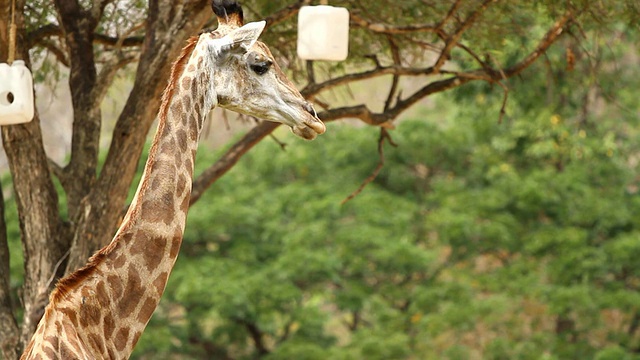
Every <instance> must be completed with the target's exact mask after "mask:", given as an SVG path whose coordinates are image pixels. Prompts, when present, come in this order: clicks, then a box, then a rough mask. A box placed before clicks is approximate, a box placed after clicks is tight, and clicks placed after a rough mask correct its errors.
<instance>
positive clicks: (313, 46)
mask: <svg viewBox="0 0 640 360" xmlns="http://www.w3.org/2000/svg"><path fill="white" fill-rule="evenodd" d="M348 53H349V10H347V9H346V8H343V7H334V6H328V5H319V6H303V7H301V8H300V12H299V13H298V56H299V57H300V58H301V59H304V60H332V61H341V60H344V59H346V58H347V55H348Z"/></svg>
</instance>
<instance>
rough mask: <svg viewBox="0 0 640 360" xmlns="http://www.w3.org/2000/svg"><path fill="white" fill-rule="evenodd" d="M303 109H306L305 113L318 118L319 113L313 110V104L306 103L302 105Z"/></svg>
mask: <svg viewBox="0 0 640 360" xmlns="http://www.w3.org/2000/svg"><path fill="white" fill-rule="evenodd" d="M302 108H303V109H305V111H307V112H308V113H309V114H311V115H313V117H314V118H318V113H316V110H315V109H314V108H313V105H311V103H309V102H305V103H304V105H302Z"/></svg>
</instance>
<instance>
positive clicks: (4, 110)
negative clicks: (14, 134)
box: [0, 60, 34, 125]
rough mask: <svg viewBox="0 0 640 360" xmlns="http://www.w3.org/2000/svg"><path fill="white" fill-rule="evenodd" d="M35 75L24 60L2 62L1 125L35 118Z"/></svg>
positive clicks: (0, 83) (0, 80) (0, 89)
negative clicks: (33, 75)
mask: <svg viewBox="0 0 640 360" xmlns="http://www.w3.org/2000/svg"><path fill="white" fill-rule="evenodd" d="M33 106H34V105H33V77H32V76H31V71H29V68H27V67H26V66H25V64H24V61H23V60H16V61H14V62H13V64H12V65H9V64H6V63H2V64H0V125H12V124H21V123H26V122H29V121H31V120H32V119H33V110H34V109H33Z"/></svg>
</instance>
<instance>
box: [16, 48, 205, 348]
mask: <svg viewBox="0 0 640 360" xmlns="http://www.w3.org/2000/svg"><path fill="white" fill-rule="evenodd" d="M190 41H191V42H190V43H189V45H187V47H185V49H184V50H183V55H182V57H181V58H179V60H178V61H177V62H176V64H174V67H173V69H172V75H171V80H170V84H169V86H168V87H167V89H166V90H165V95H164V96H163V103H162V106H161V110H160V114H159V117H158V130H157V133H156V135H155V137H154V140H153V143H152V145H151V149H150V150H149V157H148V160H147V163H146V166H145V170H144V173H143V176H142V179H141V181H140V184H139V186H138V190H137V192H136V195H135V197H134V199H133V201H132V204H131V206H130V208H129V211H128V212H127V214H126V215H125V218H124V220H123V222H122V225H121V226H120V228H119V229H118V232H117V233H116V235H115V237H114V239H113V240H112V241H111V243H110V244H109V245H107V246H106V247H105V248H103V249H101V250H100V251H99V252H97V253H96V254H95V255H94V256H93V257H92V258H91V259H90V262H89V264H88V265H87V266H86V267H84V268H83V269H80V270H78V271H77V272H76V273H74V274H72V275H70V276H69V277H68V278H66V279H63V280H61V281H60V283H59V285H58V286H57V288H56V290H55V291H54V292H53V293H52V296H51V301H50V304H49V305H48V306H47V308H46V309H45V314H44V316H43V318H42V320H41V322H40V324H39V325H38V329H37V330H36V334H34V337H33V338H32V340H31V343H30V344H29V345H28V347H27V350H26V351H25V354H23V357H22V359H30V358H37V356H38V355H40V356H41V357H42V358H45V359H49V358H71V357H74V358H128V357H129V355H130V353H131V351H132V350H133V347H134V346H135V344H136V342H137V341H138V339H139V337H140V335H141V334H142V332H143V330H144V328H145V327H146V325H147V323H148V321H149V319H150V318H151V315H152V314H153V312H154V310H155V309H156V307H157V305H158V303H159V301H160V297H161V296H162V293H163V292H164V289H165V286H166V283H167V280H168V277H169V274H170V272H171V269H172V268H173V265H174V263H175V260H176V258H177V255H178V251H179V249H180V245H181V243H182V236H183V232H184V227H185V221H186V215H187V210H188V206H189V198H190V194H191V183H192V174H193V166H194V160H195V155H196V149H197V146H198V138H199V135H200V131H201V129H202V124H203V121H204V118H205V116H206V114H207V112H208V111H209V110H210V109H211V108H212V107H213V106H215V105H216V100H215V98H216V97H215V92H214V90H213V82H212V80H213V79H211V78H210V76H211V75H210V74H212V71H211V66H213V64H210V63H209V62H210V61H208V60H207V59H208V57H207V56H203V54H204V51H206V49H205V45H204V44H200V43H195V41H196V40H195V39H192V40H190ZM189 47H190V48H189ZM187 59H188V61H186V60H187ZM181 60H182V62H181Z"/></svg>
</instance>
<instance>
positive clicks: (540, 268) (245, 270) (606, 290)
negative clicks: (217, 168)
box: [136, 33, 640, 359]
mask: <svg viewBox="0 0 640 360" xmlns="http://www.w3.org/2000/svg"><path fill="white" fill-rule="evenodd" d="M636 35H637V34H635V33H620V34H619V37H618V38H615V39H608V40H607V41H606V42H603V43H602V44H600V46H603V45H605V44H606V48H605V49H602V53H601V54H599V57H600V60H599V61H600V62H601V63H602V64H603V65H602V68H601V69H599V71H598V73H597V74H596V75H593V76H588V75H587V76H586V78H585V71H566V68H565V69H562V70H560V69H549V68H546V65H545V64H542V63H541V64H539V65H538V66H536V67H534V68H532V69H531V70H530V71H527V72H526V73H525V75H523V76H522V77H521V78H519V79H517V80H515V81H514V82H513V83H512V84H511V86H513V87H514V88H516V89H517V90H516V91H514V92H513V93H512V96H511V98H510V101H509V103H508V106H507V111H506V113H507V116H506V117H505V119H504V120H503V121H502V123H498V121H497V119H498V116H497V114H498V113H499V110H500V107H501V103H502V94H501V91H499V89H496V88H491V87H490V86H486V85H479V86H470V87H465V88H461V89H460V90H456V91H454V92H453V93H452V95H453V96H438V97H436V98H435V100H434V104H433V105H432V106H430V107H423V108H422V110H421V111H420V112H419V113H418V114H417V115H415V116H413V117H412V118H411V119H407V120H405V121H402V122H400V123H399V124H398V128H397V129H396V130H394V131H393V132H392V136H393V140H394V142H395V143H396V144H397V147H392V146H386V147H385V151H386V153H385V155H386V157H385V159H386V163H385V167H384V168H383V170H382V172H381V173H380V174H379V175H378V177H377V178H376V179H375V181H374V182H373V183H372V184H370V185H369V186H368V187H367V188H366V189H365V190H364V191H363V192H362V193H361V194H360V195H358V196H357V197H355V198H354V199H352V200H351V201H349V202H347V203H346V204H344V205H341V201H342V200H344V198H345V197H346V196H347V195H348V194H349V193H350V192H351V191H352V190H353V189H355V188H357V187H358V185H359V183H361V182H362V180H363V179H365V178H367V176H369V174H370V173H371V172H372V170H373V169H374V168H375V167H376V165H377V163H378V157H377V155H376V154H377V149H376V139H377V137H378V134H377V133H378V132H377V131H375V129H371V128H364V129H361V128H354V127H351V126H345V125H340V124H333V125H332V126H330V127H329V131H328V132H327V134H326V136H325V137H323V139H322V140H321V141H319V142H318V143H317V144H314V145H315V146H308V144H304V143H291V144H289V145H288V146H287V148H286V151H282V150H281V149H280V146H279V145H278V144H277V143H275V142H272V141H266V142H263V143H261V144H260V145H259V146H258V147H257V148H256V149H255V151H253V152H252V153H250V154H248V155H247V157H246V158H245V159H244V160H243V161H242V162H240V163H239V164H238V165H237V166H236V167H235V168H234V169H233V171H231V172H230V173H229V174H228V175H227V176H225V177H224V178H222V179H221V180H220V181H218V182H217V183H216V184H215V185H214V186H213V187H212V189H211V191H209V192H208V193H207V195H205V196H204V197H203V198H202V199H201V201H200V202H199V203H197V204H196V205H195V206H194V207H193V208H192V211H191V214H190V217H189V225H188V230H187V233H186V236H185V245H184V247H183V250H182V253H181V255H180V259H179V261H178V264H177V265H176V269H175V272H174V273H173V275H172V278H171V281H170V284H169V287H168V290H167V293H166V294H165V298H164V300H163V302H162V306H161V309H160V311H158V313H157V314H156V315H155V317H154V318H153V319H152V322H151V324H150V327H149V328H148V329H147V332H146V333H145V335H144V336H143V338H142V340H141V343H140V345H139V347H138V349H137V352H136V356H139V358H158V357H160V358H171V357H172V356H176V354H180V357H181V358H207V357H215V358H220V359H224V358H228V359H243V358H247V359H248V358H255V357H256V356H264V358H266V359H293V358H299V359H474V358H475V359H480V358H482V359H636V358H640V356H639V355H637V354H638V352H640V334H639V333H638V327H639V325H640V313H638V311H639V307H638V304H640V293H639V292H638V290H639V288H638V286H640V282H639V281H640V277H639V276H640V267H638V262H637V259H638V258H639V257H640V232H639V230H640V197H639V196H638V190H639V188H638V181H640V176H639V175H638V159H639V158H638V150H639V147H640V145H639V144H640V142H639V141H638V140H639V138H638V135H639V130H640V129H639V128H638V125H639V122H638V113H639V111H640V108H639V107H638V103H637V101H636V98H635V95H634V94H635V93H636V92H637V90H636V89H638V86H640V78H639V77H638V73H637V70H636V69H635V68H634V67H633V66H632V64H637V55H636V42H635V41H636V39H637V38H636ZM564 51H566V50H565V49H558V50H557V51H555V52H551V53H549V55H548V56H549V57H550V58H553V57H560V56H566V55H565V54H563V52H564ZM614 63H615V64H616V65H614ZM607 64H608V65H607ZM625 64H628V65H629V66H627V65H625ZM548 71H550V72H561V73H562V74H563V76H562V77H559V76H554V77H553V78H552V83H553V90H549V82H548V81H549V77H548V76H547V74H546V72H548ZM614 79H615V80H614ZM549 91H553V94H551V95H552V96H549V93H548V92H549ZM594 93H595V94H594ZM585 101H586V102H588V103H585ZM207 156H211V155H210V154H207V153H206V152H204V153H203V156H202V158H201V160H202V159H206V157H207ZM202 161H203V162H205V163H206V162H207V160H202ZM212 219H216V220H215V221H212Z"/></svg>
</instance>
